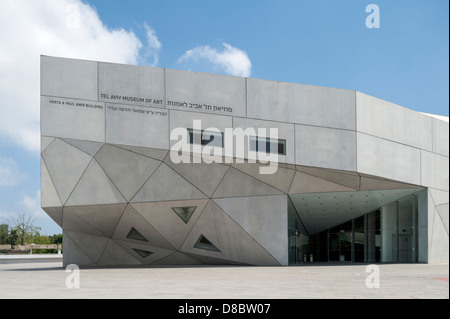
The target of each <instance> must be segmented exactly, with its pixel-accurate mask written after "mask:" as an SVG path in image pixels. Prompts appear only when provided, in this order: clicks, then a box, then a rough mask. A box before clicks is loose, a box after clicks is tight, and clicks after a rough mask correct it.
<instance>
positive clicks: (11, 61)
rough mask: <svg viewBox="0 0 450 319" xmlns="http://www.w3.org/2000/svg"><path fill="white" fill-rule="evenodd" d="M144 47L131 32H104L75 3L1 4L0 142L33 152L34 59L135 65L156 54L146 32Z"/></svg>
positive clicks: (8, 0) (36, 114)
mask: <svg viewBox="0 0 450 319" xmlns="http://www.w3.org/2000/svg"><path fill="white" fill-rule="evenodd" d="M146 30H147V42H148V44H146V45H145V46H144V45H143V44H142V42H141V41H140V40H139V38H137V36H136V35H135V34H134V33H133V32H132V31H126V30H124V29H115V30H111V29H108V28H107V27H106V26H105V25H104V24H103V22H102V21H101V20H100V18H99V16H98V14H97V12H96V10H95V9H94V8H92V7H91V6H89V5H88V4H86V3H84V2H82V1H81V0H58V1H55V0H40V1H29V0H3V1H2V5H1V10H0V39H1V45H0V112H1V113H0V137H7V138H9V139H11V140H13V141H15V142H16V143H18V144H20V145H21V146H23V147H25V148H26V149H28V150H33V151H39V146H40V142H39V136H40V124H39V119H40V111H39V103H40V102H39V96H40V88H39V87H40V84H39V74H40V55H50V56H61V57H69V58H79V59H88V60H99V61H106V62H117V63H126V64H138V62H141V63H145V61H142V57H141V56H140V54H141V50H144V53H143V57H144V58H146V57H148V58H149V59H151V61H150V63H151V64H152V65H154V64H156V63H157V62H158V52H159V50H160V48H161V44H160V43H159V41H158V39H157V37H156V34H155V31H154V30H153V29H151V28H150V27H149V26H146Z"/></svg>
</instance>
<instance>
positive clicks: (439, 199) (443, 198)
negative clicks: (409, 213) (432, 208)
mask: <svg viewBox="0 0 450 319" xmlns="http://www.w3.org/2000/svg"><path fill="white" fill-rule="evenodd" d="M428 191H429V192H430V194H431V197H432V198H433V202H434V204H435V205H436V206H438V205H442V204H447V203H449V194H450V193H449V192H446V191H441V190H439V189H433V188H428Z"/></svg>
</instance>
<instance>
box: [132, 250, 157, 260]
mask: <svg viewBox="0 0 450 319" xmlns="http://www.w3.org/2000/svg"><path fill="white" fill-rule="evenodd" d="M131 249H133V250H134V251H135V252H136V253H137V254H138V255H139V256H141V257H142V258H145V257H148V256H150V255H151V254H153V252H151V251H146V250H142V249H137V248H131Z"/></svg>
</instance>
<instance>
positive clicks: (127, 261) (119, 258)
mask: <svg viewBox="0 0 450 319" xmlns="http://www.w3.org/2000/svg"><path fill="white" fill-rule="evenodd" d="M98 265H100V266H116V265H120V266H124V265H128V266H132V265H142V263H141V262H140V261H139V260H138V259H137V258H135V257H133V256H132V255H131V254H130V253H129V252H128V251H126V250H125V249H124V248H123V247H121V246H120V245H119V244H118V243H116V242H115V241H114V240H112V239H110V240H109V243H108V245H107V246H106V248H105V250H104V251H103V253H102V255H101V256H100V258H99V260H98Z"/></svg>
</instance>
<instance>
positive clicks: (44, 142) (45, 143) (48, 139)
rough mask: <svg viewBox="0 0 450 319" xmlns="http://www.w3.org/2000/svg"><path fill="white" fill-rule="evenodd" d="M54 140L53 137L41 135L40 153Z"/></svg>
mask: <svg viewBox="0 0 450 319" xmlns="http://www.w3.org/2000/svg"><path fill="white" fill-rule="evenodd" d="M54 140H55V138H54V137H48V136H41V153H42V152H43V151H44V150H45V149H46V148H47V146H49V145H50V144H51V143H52V142H53V141H54Z"/></svg>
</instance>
